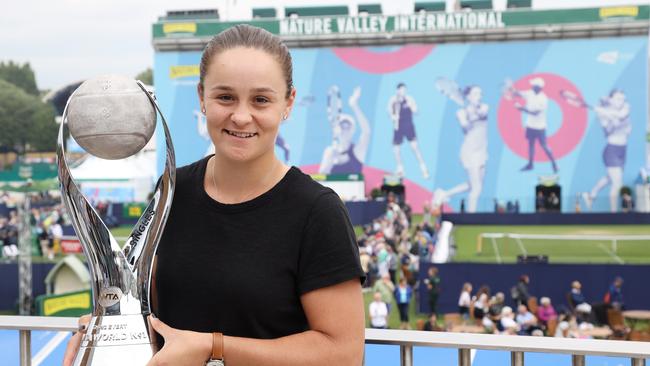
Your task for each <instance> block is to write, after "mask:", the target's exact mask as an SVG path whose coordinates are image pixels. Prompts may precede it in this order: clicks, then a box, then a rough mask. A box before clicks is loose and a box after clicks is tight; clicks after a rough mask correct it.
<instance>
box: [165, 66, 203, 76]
mask: <svg viewBox="0 0 650 366" xmlns="http://www.w3.org/2000/svg"><path fill="white" fill-rule="evenodd" d="M199 71H200V70H199V65H176V66H171V67H170V68H169V77H170V78H172V79H178V78H185V77H190V76H199Z"/></svg>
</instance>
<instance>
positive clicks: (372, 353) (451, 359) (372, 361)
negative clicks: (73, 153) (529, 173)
mask: <svg viewBox="0 0 650 366" xmlns="http://www.w3.org/2000/svg"><path fill="white" fill-rule="evenodd" d="M56 334H57V332H33V333H32V357H34V356H36V355H37V354H38V353H39V351H41V349H42V348H43V347H44V346H45V345H46V344H47V343H48V342H49V341H51V340H52V339H53V338H54V337H55V336H56ZM68 338H69V336H68V337H66V338H65V339H64V340H63V341H62V342H61V343H60V344H59V345H58V347H56V348H55V349H54V350H53V351H52V353H50V354H49V355H48V356H47V357H46V358H44V359H43V362H42V363H40V366H60V365H61V360H62V359H63V352H64V351H65V346H66V343H67V340H68ZM18 343H19V340H18V331H9V330H0V355H2V356H0V357H1V358H0V365H3V366H5V365H6V366H18V365H19V354H18ZM648 346H650V344H649V345H648ZM525 357H526V360H525V363H526V366H549V365H552V366H571V356H569V355H553V354H545V353H526V356H525ZM365 359H366V366H394V365H399V347H397V346H383V345H372V344H370V345H366V355H365ZM413 360H414V364H415V366H420V365H422V366H424V365H435V366H457V365H458V351H457V350H455V349H446V348H445V349H443V348H429V347H416V348H415V349H414V351H413ZM472 365H473V366H498V365H504V366H506V365H510V354H509V353H508V352H501V351H477V352H476V355H475V357H474V362H473V364H472ZM629 365H630V360H629V359H627V358H612V357H600V356H593V357H587V366H629ZM33 366H39V365H35V364H33Z"/></svg>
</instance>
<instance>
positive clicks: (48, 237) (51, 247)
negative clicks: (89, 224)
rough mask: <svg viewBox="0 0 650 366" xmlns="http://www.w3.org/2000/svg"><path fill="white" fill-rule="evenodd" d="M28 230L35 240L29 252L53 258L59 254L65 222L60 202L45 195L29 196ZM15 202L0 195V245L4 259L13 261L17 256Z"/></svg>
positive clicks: (5, 195) (17, 231) (4, 195)
mask: <svg viewBox="0 0 650 366" xmlns="http://www.w3.org/2000/svg"><path fill="white" fill-rule="evenodd" d="M30 202H31V205H32V206H31V207H32V208H31V211H30V215H29V220H30V222H29V224H30V230H31V233H32V238H33V240H34V241H35V242H34V243H35V244H37V245H34V250H33V251H32V252H33V253H34V252H36V253H37V254H38V255H41V256H43V257H46V258H49V259H54V256H55V255H57V254H59V253H61V246H60V243H61V239H62V237H63V225H64V222H65V215H64V212H65V210H64V209H63V205H62V204H61V202H60V201H58V200H56V199H55V198H53V197H52V196H50V195H49V194H47V193H37V194H33V195H30ZM17 204H18V203H17V201H16V200H15V199H14V198H13V197H12V196H11V195H9V194H7V193H3V194H2V196H0V205H1V206H2V211H1V212H0V246H1V247H2V257H3V258H4V259H5V260H14V259H15V258H16V257H17V256H18V255H19V241H18V239H19V217H18V210H17Z"/></svg>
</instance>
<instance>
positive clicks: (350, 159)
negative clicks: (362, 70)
mask: <svg viewBox="0 0 650 366" xmlns="http://www.w3.org/2000/svg"><path fill="white" fill-rule="evenodd" d="M360 97H361V87H359V86H358V87H356V88H354V91H353V92H352V95H351V96H350V98H349V99H348V105H349V106H350V109H352V112H353V113H354V117H353V116H351V115H349V114H345V113H343V102H342V99H341V92H340V90H339V87H338V86H337V85H333V86H331V87H330V88H329V91H328V93H327V119H328V121H329V123H330V127H331V129H332V143H331V144H330V145H329V146H327V147H326V148H325V150H324V151H323V157H322V159H321V163H320V167H319V169H318V172H319V173H321V174H341V173H361V170H362V169H363V163H364V161H365V160H366V154H367V152H368V145H369V143H370V124H369V123H368V119H367V118H366V116H365V115H364V114H363V111H362V110H361V108H360V107H359V98H360ZM357 125H358V126H359V130H360V131H359V132H360V133H359V138H358V139H357V141H356V142H355V141H354V138H355V132H356V129H357Z"/></svg>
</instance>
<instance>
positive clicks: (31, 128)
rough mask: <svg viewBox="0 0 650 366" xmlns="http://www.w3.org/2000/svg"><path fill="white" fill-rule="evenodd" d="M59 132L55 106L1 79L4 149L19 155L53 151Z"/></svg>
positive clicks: (0, 122)
mask: <svg viewBox="0 0 650 366" xmlns="http://www.w3.org/2000/svg"><path fill="white" fill-rule="evenodd" d="M57 133H58V126H57V124H56V123H55V122H54V109H53V107H52V106H51V105H49V104H46V103H43V102H42V101H41V100H40V99H39V98H38V97H37V96H34V95H30V94H28V93H27V92H25V91H24V90H23V89H21V88H19V87H17V86H15V85H14V84H12V83H9V82H7V81H5V80H1V79H0V147H5V148H9V149H15V150H16V151H18V153H19V154H24V153H25V152H28V151H53V150H55V149H56V139H57Z"/></svg>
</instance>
